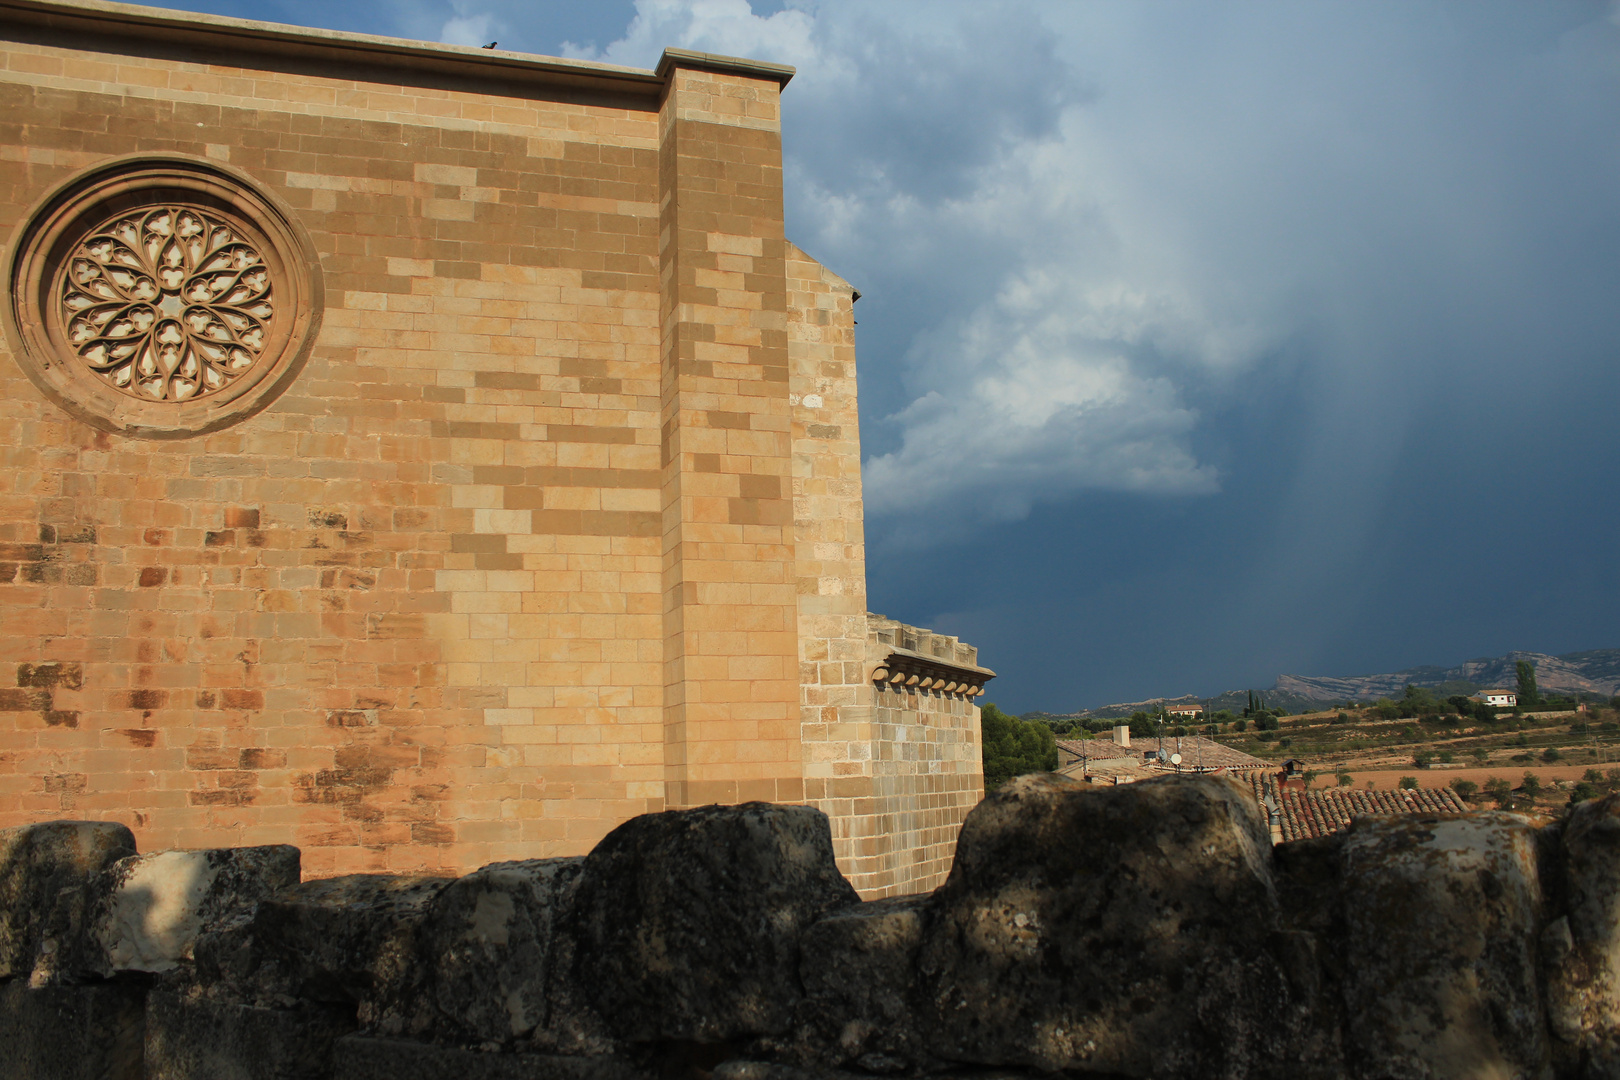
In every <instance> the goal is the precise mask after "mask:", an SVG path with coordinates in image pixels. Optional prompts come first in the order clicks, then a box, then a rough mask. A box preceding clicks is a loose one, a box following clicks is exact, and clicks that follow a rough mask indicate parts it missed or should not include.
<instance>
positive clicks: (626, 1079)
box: [332, 1035, 652, 1080]
mask: <svg viewBox="0 0 1620 1080" xmlns="http://www.w3.org/2000/svg"><path fill="white" fill-rule="evenodd" d="M332 1065H333V1073H332V1075H333V1076H340V1077H342V1078H343V1080H652V1074H651V1073H648V1072H645V1071H643V1070H642V1069H640V1068H637V1067H636V1066H635V1065H633V1064H631V1063H630V1062H628V1061H624V1060H622V1059H619V1058H611V1057H595V1056H593V1057H562V1056H558V1055H554V1054H512V1053H505V1054H492V1053H484V1052H481V1051H477V1050H461V1049H457V1048H455V1047H447V1046H430V1045H428V1044H426V1043H415V1042H406V1041H405V1040H402V1039H375V1038H365V1037H363V1036H358V1035H351V1036H349V1037H348V1038H345V1039H339V1040H338V1042H337V1047H336V1050H335V1052H334V1054H333V1061H332Z"/></svg>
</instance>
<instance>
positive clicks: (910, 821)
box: [863, 615, 984, 895]
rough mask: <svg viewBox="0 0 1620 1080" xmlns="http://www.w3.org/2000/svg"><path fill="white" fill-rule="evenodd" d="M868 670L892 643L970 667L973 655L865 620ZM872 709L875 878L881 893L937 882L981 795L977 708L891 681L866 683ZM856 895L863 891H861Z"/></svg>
mask: <svg viewBox="0 0 1620 1080" xmlns="http://www.w3.org/2000/svg"><path fill="white" fill-rule="evenodd" d="M868 632H869V638H868V645H867V648H868V667H870V666H872V665H874V664H876V663H878V662H880V661H881V660H882V659H883V658H884V657H885V656H886V655H887V653H888V650H889V649H890V648H891V647H893V646H899V647H900V648H905V649H910V650H912V651H914V652H920V653H925V654H928V655H930V656H937V657H939V658H940V659H941V660H944V661H946V662H949V663H953V664H962V665H966V666H968V667H972V666H975V665H977V663H978V658H979V650H978V649H976V648H974V647H973V646H972V645H968V644H966V643H964V642H961V641H958V640H957V639H956V638H954V637H951V636H950V635H947V634H936V633H934V632H933V631H931V630H925V629H921V628H918V627H915V626H907V625H905V624H904V623H900V622H897V621H895V620H893V619H886V618H884V617H882V616H881V615H873V616H870V617H869V628H868ZM866 689H867V692H868V693H869V694H870V695H871V697H872V701H873V705H872V712H871V716H872V729H871V730H872V742H871V746H872V767H871V768H872V777H873V784H872V791H873V795H874V820H873V822H872V824H870V825H868V826H866V829H867V830H868V831H869V832H875V833H876V834H877V835H879V836H882V837H883V838H884V844H883V846H882V849H881V851H880V852H879V853H878V856H877V860H876V861H877V863H878V868H877V870H876V871H875V876H876V877H877V878H878V880H879V881H880V882H881V887H882V889H883V893H882V895H895V894H898V893H908V892H915V891H918V890H921V889H929V888H933V887H934V886H935V885H938V884H940V883H941V882H943V881H944V880H945V875H946V873H947V872H948V871H949V870H950V868H951V859H952V857H953V856H954V854H955V852H956V836H957V833H958V832H959V831H960V830H961V827H962V822H963V821H964V820H965V819H966V818H967V815H968V811H970V810H972V809H973V808H974V807H975V806H976V805H978V803H979V800H980V799H982V798H983V797H984V759H983V755H982V752H981V740H980V735H979V706H978V705H976V704H974V699H973V698H971V697H966V696H964V695H962V694H956V693H947V692H945V691H943V690H940V689H937V688H929V689H920V688H918V687H913V686H902V685H895V684H891V683H887V682H884V683H872V682H868V683H867V684H866ZM863 895H864V893H863Z"/></svg>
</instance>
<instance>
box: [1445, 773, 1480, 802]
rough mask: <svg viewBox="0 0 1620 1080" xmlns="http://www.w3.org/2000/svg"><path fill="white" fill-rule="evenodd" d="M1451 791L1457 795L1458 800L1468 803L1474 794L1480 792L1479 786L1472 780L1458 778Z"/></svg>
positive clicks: (1454, 781)
mask: <svg viewBox="0 0 1620 1080" xmlns="http://www.w3.org/2000/svg"><path fill="white" fill-rule="evenodd" d="M1451 790H1452V791H1455V792H1456V793H1457V796H1458V798H1460V799H1462V800H1464V801H1465V802H1466V801H1467V800H1469V799H1472V798H1473V797H1474V792H1476V791H1478V790H1479V785H1478V784H1476V783H1474V782H1473V781H1472V780H1464V779H1462V778H1461V777H1458V778H1457V779H1456V780H1453V781H1452V782H1451Z"/></svg>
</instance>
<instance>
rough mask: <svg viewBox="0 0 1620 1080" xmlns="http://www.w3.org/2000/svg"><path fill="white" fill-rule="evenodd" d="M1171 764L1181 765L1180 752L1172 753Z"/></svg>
mask: <svg viewBox="0 0 1620 1080" xmlns="http://www.w3.org/2000/svg"><path fill="white" fill-rule="evenodd" d="M1170 764H1172V765H1180V764H1181V755H1180V754H1171V755H1170Z"/></svg>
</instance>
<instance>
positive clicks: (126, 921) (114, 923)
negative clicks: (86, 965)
mask: <svg viewBox="0 0 1620 1080" xmlns="http://www.w3.org/2000/svg"><path fill="white" fill-rule="evenodd" d="M298 862H299V858H298V849H297V848H295V847H290V846H288V845H285V844H281V845H275V846H271V847H253V848H216V849H214V850H211V851H159V852H155V853H153V854H150V855H132V856H130V857H128V858H125V859H120V860H119V861H118V862H116V863H114V864H113V865H112V866H111V867H110V868H109V869H108V870H107V872H106V874H105V875H104V876H103V878H102V880H101V881H100V882H99V883H98V888H97V892H98V898H97V902H96V914H95V918H94V925H93V928H92V932H93V934H94V935H95V938H96V942H97V944H98V945H99V946H100V950H99V951H100V959H101V961H102V965H101V967H102V971H103V973H104V974H109V975H110V974H112V973H114V972H119V971H148V972H162V971H170V970H172V969H173V968H175V967H177V966H178V965H179V964H181V963H182V962H185V961H188V960H190V959H191V955H192V947H193V946H194V945H195V943H196V940H197V937H198V935H199V934H201V933H202V932H203V930H204V929H205V928H209V927H218V926H221V925H223V924H225V923H227V922H229V921H231V920H233V919H236V918H241V917H243V916H245V915H246V914H248V913H250V912H251V910H252V908H253V906H254V905H256V904H257V903H258V902H259V901H261V900H264V899H265V898H267V897H269V896H270V895H271V894H272V893H274V892H275V891H276V890H278V889H285V888H288V887H290V886H293V885H296V884H298V876H299V869H298Z"/></svg>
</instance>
